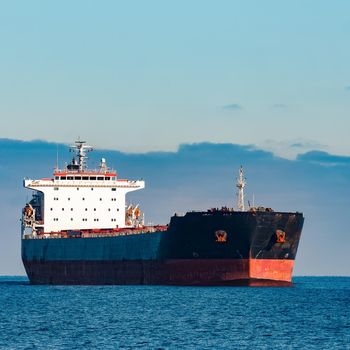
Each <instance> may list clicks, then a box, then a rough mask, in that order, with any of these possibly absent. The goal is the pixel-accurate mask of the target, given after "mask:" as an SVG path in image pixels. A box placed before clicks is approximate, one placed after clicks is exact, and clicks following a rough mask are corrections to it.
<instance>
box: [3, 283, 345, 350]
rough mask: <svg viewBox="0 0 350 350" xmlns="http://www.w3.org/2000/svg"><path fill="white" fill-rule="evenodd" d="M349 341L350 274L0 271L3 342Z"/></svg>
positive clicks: (311, 345) (69, 345)
mask: <svg viewBox="0 0 350 350" xmlns="http://www.w3.org/2000/svg"><path fill="white" fill-rule="evenodd" d="M239 348H244V349H350V277H298V278H294V286H293V287H283V288H281V287H279V288H278V287H273V288H269V287H268V288H267V287H257V288H253V287H166V286H33V285H30V284H29V283H28V281H27V279H26V278H24V277H0V349H45V350H46V349H239Z"/></svg>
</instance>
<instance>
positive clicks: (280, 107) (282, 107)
mask: <svg viewBox="0 0 350 350" xmlns="http://www.w3.org/2000/svg"><path fill="white" fill-rule="evenodd" d="M271 107H272V108H274V109H284V108H288V106H287V105H286V104H284V103H275V104H274V105H272V106H271Z"/></svg>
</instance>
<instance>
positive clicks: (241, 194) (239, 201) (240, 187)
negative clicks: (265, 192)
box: [236, 166, 246, 211]
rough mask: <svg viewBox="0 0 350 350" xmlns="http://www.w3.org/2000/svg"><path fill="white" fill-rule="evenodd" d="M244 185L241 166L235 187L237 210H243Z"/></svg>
mask: <svg viewBox="0 0 350 350" xmlns="http://www.w3.org/2000/svg"><path fill="white" fill-rule="evenodd" d="M245 185H246V181H245V178H244V174H243V167H242V166H241V167H240V169H239V177H238V178H237V183H236V187H237V189H238V191H237V208H238V210H239V211H244V187H245Z"/></svg>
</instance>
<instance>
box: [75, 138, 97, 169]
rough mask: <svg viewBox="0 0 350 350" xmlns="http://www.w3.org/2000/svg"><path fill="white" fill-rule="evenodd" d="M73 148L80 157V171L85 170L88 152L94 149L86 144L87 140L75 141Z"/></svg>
mask: <svg viewBox="0 0 350 350" xmlns="http://www.w3.org/2000/svg"><path fill="white" fill-rule="evenodd" d="M70 149H71V150H75V151H76V153H77V157H78V165H79V171H83V170H84V169H85V168H86V158H87V156H86V153H87V152H90V151H92V150H93V149H92V147H91V146H89V145H86V142H85V141H80V140H78V141H75V145H72V146H70Z"/></svg>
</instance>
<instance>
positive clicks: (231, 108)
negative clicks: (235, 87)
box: [222, 103, 242, 111]
mask: <svg viewBox="0 0 350 350" xmlns="http://www.w3.org/2000/svg"><path fill="white" fill-rule="evenodd" d="M222 108H223V109H225V110H228V111H240V110H241V109H242V106H241V105H240V104H238V103H231V104H229V105H225V106H223V107H222Z"/></svg>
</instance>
